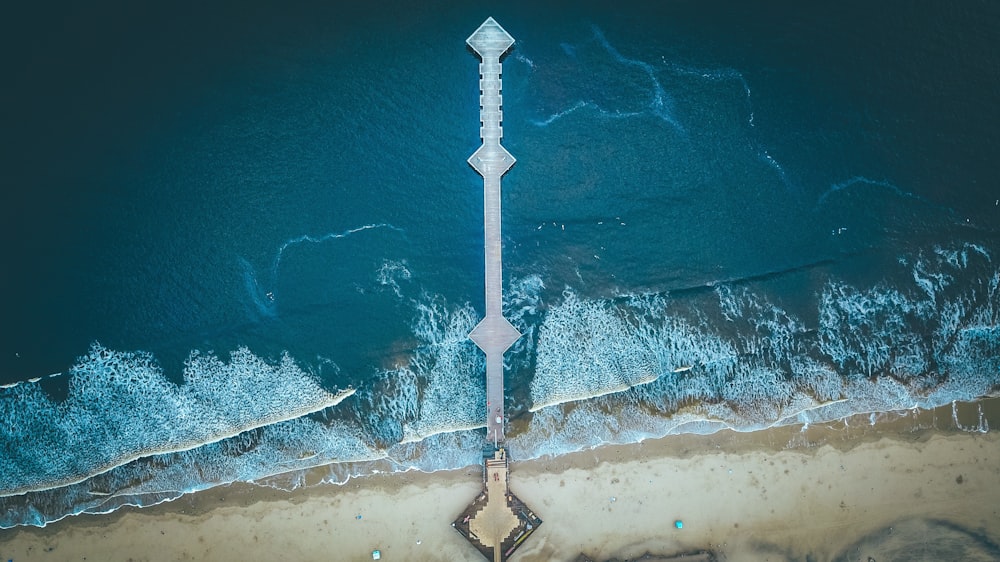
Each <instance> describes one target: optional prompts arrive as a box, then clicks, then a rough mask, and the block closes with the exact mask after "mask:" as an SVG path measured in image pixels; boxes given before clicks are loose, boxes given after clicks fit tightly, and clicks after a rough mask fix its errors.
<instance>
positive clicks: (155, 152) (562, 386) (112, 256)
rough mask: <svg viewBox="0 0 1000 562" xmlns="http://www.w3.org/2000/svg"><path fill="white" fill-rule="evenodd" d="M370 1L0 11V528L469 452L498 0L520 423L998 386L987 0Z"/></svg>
mask: <svg viewBox="0 0 1000 562" xmlns="http://www.w3.org/2000/svg"><path fill="white" fill-rule="evenodd" d="M379 8H384V9H375V8H366V9H359V10H356V11H353V12H345V11H339V10H335V9H332V8H315V7H310V6H306V5H299V6H297V7H294V8H287V7H282V8H279V7H277V6H271V5H267V4H264V3H254V4H245V3H241V4H238V5H236V4H234V5H219V6H216V7H214V8H209V9H205V8H203V7H200V6H199V7H198V8H197V9H195V8H194V7H193V6H184V5H181V6H177V7H172V8H163V9H162V10H160V11H159V12H158V13H147V12H144V11H143V10H146V9H145V8H142V9H140V8H130V9H125V10H122V9H120V8H119V9H114V10H112V9H110V8H107V9H105V8H100V7H99V8H96V9H88V10H87V11H83V10H81V9H76V8H67V9H66V11H65V12H64V13H63V14H62V15H61V16H59V17H57V18H55V19H52V18H51V16H48V15H46V16H43V15H41V14H37V13H25V14H23V15H22V16H23V17H20V18H19V19H17V21H18V22H19V26H18V29H16V30H11V33H7V34H5V39H4V41H7V42H9V43H10V45H6V46H9V47H11V48H8V49H5V53H7V54H5V55H4V56H6V57H9V58H10V60H9V61H8V62H9V64H7V65H6V67H7V68H8V69H9V71H8V72H9V74H10V80H9V82H10V83H11V84H12V86H11V89H10V92H9V97H10V98H11V103H9V104H6V107H5V122H7V123H10V126H9V127H7V128H5V134H4V141H5V143H4V147H5V150H4V151H3V153H4V155H5V161H6V164H5V166H4V172H3V174H4V179H5V181H4V184H5V185H6V186H8V188H7V189H5V190H4V194H5V195H4V197H5V198H6V199H5V202H4V205H3V209H4V210H3V213H4V215H3V221H2V223H3V227H2V228H3V229H4V230H3V233H4V235H5V239H6V240H8V245H9V248H10V250H9V252H8V255H7V258H8V263H9V266H8V267H5V268H4V271H5V272H4V274H3V276H2V283H3V284H2V285H0V288H2V291H3V294H4V295H6V296H7V302H6V303H5V304H6V306H5V314H6V319H7V323H8V326H9V327H10V328H9V329H8V333H7V336H6V337H5V338H4V339H3V341H2V343H0V384H4V385H6V386H5V388H3V389H0V447H2V449H0V450H2V452H3V454H2V455H0V475H2V476H0V490H3V491H4V492H5V494H6V497H3V498H0V503H2V504H3V505H4V509H3V510H2V511H3V513H5V515H4V518H3V519H2V520H0V526H3V527H7V526H12V525H20V524H34V525H44V524H45V523H46V522H48V521H52V520H55V519H58V518H61V517H63V516H64V515H66V514H68V513H76V512H81V511H93V512H102V511H109V510H113V509H115V508H117V507H118V506H120V505H123V504H129V503H131V504H138V505H147V504H151V503H156V502H159V501H163V500H167V499H172V498H175V497H177V496H178V495H180V494H183V493H185V492H189V491H194V490H198V489H203V488H206V487H211V486H214V485H218V484H220V483H227V482H231V481H234V480H258V481H263V482H266V483H269V484H272V485H275V486H281V487H294V486H296V485H299V484H300V483H301V482H300V480H301V472H299V471H300V470H302V469H306V468H310V467H315V466H327V467H328V468H327V469H326V470H328V471H329V480H330V481H338V482H339V481H343V480H344V479H345V478H347V477H349V476H351V475H356V474H365V473H368V472H370V471H372V470H404V469H407V468H410V467H416V468H419V469H422V470H437V469H445V468H454V467H460V466H464V465H466V464H471V463H474V462H477V460H478V458H479V455H480V452H481V445H482V440H483V435H482V430H481V429H479V425H480V418H481V412H482V411H483V409H484V407H485V397H484V393H483V389H482V373H483V370H484V361H483V358H482V356H481V354H480V352H479V351H478V350H477V349H476V348H475V346H474V345H473V344H472V343H471V342H469V341H468V340H467V338H466V335H467V334H468V332H469V330H471V328H472V327H473V326H474V325H475V323H476V322H477V321H478V320H479V318H480V317H481V315H482V312H483V302H482V295H483V281H482V267H483V266H482V226H481V225H482V192H481V189H482V184H481V179H480V178H479V176H478V175H476V173H475V172H474V171H473V170H472V169H471V168H469V167H468V165H467V164H466V163H465V159H466V158H467V157H468V155H469V154H471V152H472V151H473V150H475V148H476V147H477V146H478V145H479V139H478V103H477V95H478V92H477V91H476V90H477V81H476V78H477V76H476V72H477V66H476V65H477V59H476V58H475V56H474V55H473V54H471V53H470V52H469V51H468V50H467V49H466V48H465V46H464V43H463V41H464V39H465V38H466V37H467V36H468V35H469V34H470V33H471V32H472V31H473V30H475V28H476V27H477V26H478V25H479V23H481V22H482V20H483V19H485V17H486V16H488V15H493V16H494V17H495V18H496V19H497V20H498V21H499V22H500V23H501V25H503V26H504V27H505V28H506V29H507V30H508V31H509V32H510V33H511V34H512V35H513V36H514V37H515V38H516V39H517V41H518V42H517V43H516V44H515V47H514V49H513V50H512V51H511V52H510V53H509V54H508V56H507V57H506V58H505V59H504V86H505V89H504V116H505V120H504V136H505V139H504V144H505V146H506V147H507V148H508V149H509V150H510V152H511V153H512V154H514V156H515V157H517V159H518V163H517V165H516V166H515V167H514V168H513V169H512V170H511V171H510V172H509V173H508V174H507V176H506V177H505V179H504V183H503V188H504V193H503V211H504V225H503V233H504V244H505V246H504V265H505V274H506V282H507V287H506V288H505V298H506V302H505V306H506V315H507V316H508V318H510V319H511V320H512V322H514V324H515V325H516V326H517V327H518V329H519V330H521V332H522V333H524V334H526V337H524V338H522V339H521V340H520V341H519V342H518V343H517V344H516V345H515V347H514V348H513V349H512V351H511V352H509V353H508V356H507V358H508V371H507V372H508V378H507V395H508V399H509V406H510V412H509V414H510V417H511V422H512V431H511V433H510V435H511V440H510V443H509V445H510V448H511V452H512V454H513V455H515V457H516V458H531V457H536V456H542V455H558V454H561V453H565V452H568V451H572V450H578V449H580V448H584V447H589V446H594V445H598V444H601V443H608V442H618V443H628V442H634V441H638V440H640V439H644V438H647V437H654V436H662V435H667V434H670V433H677V432H709V431H715V430H717V429H719V428H720V427H735V428H738V429H742V430H752V429H756V428H761V427H767V426H770V425H774V424H780V423H803V422H806V423H808V422H813V421H818V420H826V419H836V418H840V417H843V416H846V415H849V414H853V413H859V412H879V411H887V410H893V409H906V408H912V407H931V406H935V405H940V404H946V403H948V402H950V401H952V400H961V399H973V398H976V397H978V396H982V395H984V394H988V393H990V392H993V391H994V390H995V389H996V386H997V383H998V381H1000V287H998V286H1000V267H998V266H997V263H996V260H997V254H998V251H1000V244H998V241H1000V240H998V234H997V230H996V225H997V224H998V218H1000V206H998V203H997V198H998V197H1000V192H998V188H997V184H996V180H995V172H996V169H995V165H994V164H993V155H994V154H996V149H997V133H996V130H998V128H997V125H1000V114H998V111H1000V110H998V109H997V108H996V107H995V105H994V104H992V97H991V94H992V92H994V91H995V89H996V86H997V85H998V82H1000V75H998V71H997V68H998V65H997V64H996V61H997V48H996V47H995V44H996V42H995V41H994V37H993V35H994V32H993V30H994V29H996V25H995V24H997V23H1000V22H998V16H997V9H996V7H995V6H993V5H992V4H988V3H970V4H965V5H963V7H962V8H960V9H956V8H947V9H945V8H944V7H924V8H920V9H916V8H913V7H911V6H910V5H909V4H904V3H896V4H894V3H889V4H882V5H880V6H879V7H877V8H871V7H868V6H866V5H864V4H862V3H856V4H848V5H846V6H838V7H837V8H836V9H835V8H833V7H830V8H823V7H816V6H811V7H810V6H799V5H797V4H795V3H787V4H786V3H775V4H771V5H770V6H769V7H768V8H767V9H760V8H751V7H747V6H743V5H742V4H741V3H730V2H714V3H711V5H704V3H684V2H678V3H669V4H664V5H662V6H659V7H657V8H646V7H638V6H629V5H625V6H616V8H615V10H613V11H611V10H610V9H608V8H606V7H604V6H603V5H601V4H596V3H595V4H593V5H589V4H584V5H575V6H574V7H573V8H572V9H570V8H568V7H557V6H550V7H544V8H538V7H529V6H527V5H523V6H519V5H511V4H508V5H504V6H497V7H496V9H494V10H491V11H485V10H483V9H481V8H478V7H453V6H448V5H446V4H439V5H436V6H433V7H428V6H425V5H421V6H419V7H407V6H391V7H387V6H385V5H383V6H380V7H379ZM390 8H391V9H390ZM432 8H436V9H432ZM386 13H391V14H392V17H386V15H385V14H386ZM95 29H96V30H102V32H101V33H95V32H94V31H93V30H95ZM15 47H17V48H15ZM50 374H53V375H54V376H49V375H50ZM36 378H38V379H39V380H37V381H33V379H36ZM344 390H347V391H348V393H349V392H351V391H353V394H350V395H349V396H346V397H345V396H343V395H338V392H339V391H344ZM307 412H310V413H307ZM234 434H235V435H234ZM231 435H234V436H232V437H230V436H231ZM199 445H200V446H199Z"/></svg>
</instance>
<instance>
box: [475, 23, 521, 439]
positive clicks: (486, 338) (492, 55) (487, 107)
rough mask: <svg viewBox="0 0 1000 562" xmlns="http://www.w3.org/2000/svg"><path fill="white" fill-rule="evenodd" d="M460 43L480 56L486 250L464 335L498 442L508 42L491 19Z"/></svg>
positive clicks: (506, 337) (478, 160)
mask: <svg viewBox="0 0 1000 562" xmlns="http://www.w3.org/2000/svg"><path fill="white" fill-rule="evenodd" d="M466 43H468V45H469V46H470V47H472V49H473V50H474V51H476V53H477V54H479V56H480V57H481V58H482V62H481V63H480V64H479V137H480V138H481V139H482V141H483V144H482V146H480V147H479V149H477V150H476V151H475V152H474V153H473V154H472V156H470V157H469V164H470V165H471V166H472V167H473V168H474V169H475V170H476V171H477V172H479V174H480V175H481V176H483V224H484V226H485V228H484V230H485V246H486V317H485V318H483V320H482V321H481V322H479V324H478V325H476V327H475V329H473V330H472V333H470V334H469V337H470V338H472V341H474V342H476V345H478V346H479V348H480V349H482V350H483V352H485V353H486V439H487V440H488V441H490V442H491V443H493V445H494V446H498V445H499V444H500V443H502V442H503V440H504V420H505V419H506V417H505V415H504V404H503V401H504V395H503V354H504V352H505V351H507V349H508V348H509V347H510V346H511V345H513V343H514V342H515V341H517V338H519V337H521V333H520V332H518V331H517V329H516V328H514V326H512V325H511V323H510V322H509V321H507V319H506V318H504V317H503V311H502V310H501V309H502V304H503V272H502V267H501V259H500V250H501V240H500V178H501V177H502V176H503V175H504V173H506V172H507V170H509V169H510V167H511V166H513V165H514V157H513V156H511V154H510V153H509V152H507V150H506V149H505V148H504V147H503V146H502V145H501V144H500V139H501V138H503V98H502V94H501V92H502V87H503V83H502V78H501V77H502V69H501V65H500V57H502V56H503V54H504V53H506V52H507V49H510V47H511V45H513V44H514V38H513V37H511V36H510V34H508V33H507V32H506V31H504V29H503V28H502V27H500V24H498V23H497V22H496V21H495V20H494V19H493V18H487V20H486V21H485V22H483V24H482V25H481V26H479V29H477V30H476V32H475V33H473V34H472V35H471V36H470V37H469V38H468V39H467V40H466Z"/></svg>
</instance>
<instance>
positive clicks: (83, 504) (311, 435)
mask: <svg viewBox="0 0 1000 562" xmlns="http://www.w3.org/2000/svg"><path fill="white" fill-rule="evenodd" d="M369 442H370V439H369V438H368V437H367V436H366V435H365V433H364V431H363V430H362V429H361V428H360V427H359V426H358V425H356V424H351V423H347V422H343V421H337V420H334V421H330V422H320V421H316V420H313V419H310V418H308V417H302V418H296V419H293V420H288V421H284V422H279V423H275V424H272V425H268V426H265V427H262V428H257V429H254V430H251V431H246V432H243V433H241V434H239V435H236V436H234V437H230V438H227V439H224V440H221V441H217V442H214V443H210V444H206V445H204V446H201V447H197V448H195V449H189V450H186V451H178V452H173V453H167V454H160V455H152V456H148V457H143V458H140V459H136V460H134V461H132V462H130V463H127V464H124V465H121V466H118V467H115V468H114V469H112V470H109V471H107V472H105V473H102V474H99V475H95V476H94V477H92V478H89V479H87V480H85V481H83V482H79V483H76V484H71V485H68V486H64V487H62V488H58V489H53V490H43V491H37V492H28V493H25V494H21V495H17V496H8V497H0V528H8V527H14V526H17V525H35V526H45V525H46V524H48V523H52V522H54V521H58V520H59V519H61V518H63V517H65V516H66V515H68V514H73V513H107V512H110V511H113V510H115V509H117V508H119V507H121V506H123V505H141V506H148V505H154V504H156V503H159V502H162V501H168V500H172V499H175V498H177V497H179V496H181V495H182V494H184V493H187V492H193V491H197V490H200V489H205V488H209V487H212V486H217V485H223V484H228V483H231V482H237V481H257V480H260V481H261V483H263V484H270V483H272V482H279V481H280V482H286V481H288V480H289V478H283V477H281V476H279V474H283V473H290V472H294V471H302V470H305V469H310V468H314V467H317V466H323V465H326V464H328V463H357V462H365V461H369V462H370V461H375V460H378V459H382V458H385V455H386V452H385V451H382V450H379V449H377V448H373V447H372V446H371V445H370V444H369ZM291 479H292V480H294V477H292V478H291Z"/></svg>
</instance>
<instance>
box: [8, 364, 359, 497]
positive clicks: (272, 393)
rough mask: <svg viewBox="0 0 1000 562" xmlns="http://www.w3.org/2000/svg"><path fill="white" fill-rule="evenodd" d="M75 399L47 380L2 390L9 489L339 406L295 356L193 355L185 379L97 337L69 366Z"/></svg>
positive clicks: (62, 480) (64, 479) (83, 475)
mask: <svg viewBox="0 0 1000 562" xmlns="http://www.w3.org/2000/svg"><path fill="white" fill-rule="evenodd" d="M68 382H69V393H68V396H67V397H66V399H65V400H63V401H61V402H55V401H53V400H52V399H50V398H49V397H48V396H47V395H46V393H45V392H44V391H43V390H42V388H41V387H40V386H39V384H37V383H30V382H29V383H22V384H18V385H15V386H12V387H9V388H5V389H2V390H0V444H2V447H3V449H2V451H3V454H2V455H0V496H10V495H16V494H23V493H25V492H31V491H38V490H45V489H48V488H54V487H60V486H66V485H69V484H74V483H77V482H81V481H83V480H85V479H87V478H90V477H93V476H95V475H98V474H101V473H103V472H107V471H108V470H111V469H113V468H114V467H116V466H120V465H122V464H125V463H128V462H130V461H133V460H135V459H137V458H139V457H144V456H148V455H155V454H162V453H170V452H176V451H183V450H186V449H192V448H195V447H199V446H201V445H205V444H207V443H212V442H215V441H219V440H222V439H225V438H227V437H232V436H234V435H237V434H239V433H241V432H245V431H248V430H251V429H254V428H257V427H261V426H265V425H268V424H273V423H275V422H280V421H284V420H288V419H292V418H297V417H299V416H302V415H305V414H308V413H310V412H315V411H318V410H322V409H324V408H327V407H329V406H332V405H335V404H337V403H338V402H340V401H341V400H343V399H344V398H345V397H346V396H349V395H350V394H351V393H352V392H353V390H345V391H341V392H338V393H331V392H328V391H327V390H325V389H324V388H323V387H322V386H321V385H320V383H319V381H318V380H316V379H315V378H314V377H313V376H311V375H310V374H308V373H306V372H305V371H303V370H302V369H301V368H299V367H298V366H297V365H296V364H295V362H294V361H292V359H291V358H290V357H288V356H287V355H285V356H284V357H282V360H281V361H280V362H279V363H278V364H275V365H272V364H269V363H267V362H265V361H264V360H263V359H261V358H259V357H257V356H255V355H254V354H252V353H251V352H250V351H249V350H248V349H246V348H240V349H238V350H236V351H234V352H233V353H232V354H231V356H230V359H229V362H223V361H222V360H220V359H219V358H217V357H215V356H214V355H211V354H202V353H198V352H193V353H192V354H191V356H190V357H189V358H188V359H187V361H186V363H185V369H184V384H183V385H180V386H178V385H175V384H173V383H171V382H170V381H168V380H167V378H166V377H165V376H164V374H163V371H162V370H161V369H160V368H159V367H158V366H157V364H156V362H155V360H154V359H153V357H152V355H150V354H148V353H142V352H136V353H130V352H118V351H110V350H108V349H105V348H103V347H101V346H100V345H98V344H94V345H93V346H92V347H91V349H90V353H89V354H88V355H86V356H85V357H82V358H81V359H80V360H79V361H78V363H77V364H76V365H74V366H73V368H72V369H70V372H69V379H68Z"/></svg>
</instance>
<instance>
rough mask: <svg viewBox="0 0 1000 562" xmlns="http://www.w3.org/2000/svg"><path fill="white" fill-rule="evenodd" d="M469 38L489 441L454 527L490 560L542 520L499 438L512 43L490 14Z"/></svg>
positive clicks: (479, 335) (475, 337)
mask: <svg viewBox="0 0 1000 562" xmlns="http://www.w3.org/2000/svg"><path fill="white" fill-rule="evenodd" d="M466 43H468V44H469V46H470V47H472V49H473V50H475V51H476V53H478V54H479V56H480V58H481V59H482V62H481V63H480V64H479V136H480V138H481V139H482V141H483V144H482V146H480V147H479V148H478V149H477V150H476V151H475V152H473V153H472V156H470V157H469V165H470V166H472V167H473V168H474V169H475V170H476V171H477V172H479V174H480V175H481V176H483V230H484V234H485V254H486V317H485V318H483V319H482V321H480V322H479V324H477V325H476V327H475V328H474V329H473V330H472V332H471V333H470V334H469V337H470V338H471V339H472V341H474V342H476V345H478V346H479V348H480V349H482V350H483V352H484V353H486V440H487V441H488V443H490V444H492V447H491V448H488V450H489V453H488V454H487V455H486V456H485V458H484V462H483V493H481V494H480V495H479V497H477V498H476V499H475V500H474V501H473V502H472V505H470V506H469V507H468V508H466V510H465V511H464V512H462V514H461V515H459V516H458V519H456V520H455V522H454V523H452V527H455V529H456V530H457V531H458V532H460V533H462V535H463V536H464V537H465V538H466V539H468V540H469V542H470V543H472V545H473V546H474V547H476V549H477V550H479V552H481V553H482V554H483V555H484V556H486V558H487V559H489V558H492V559H493V560H494V561H495V562H501V561H503V560H507V558H509V557H510V555H511V554H513V553H514V551H515V550H516V549H517V548H518V547H519V546H520V545H521V544H522V543H524V540H525V539H527V538H528V536H529V535H531V533H533V532H534V530H535V529H537V528H538V526H539V525H541V523H542V520H541V519H539V518H538V517H537V516H536V515H535V514H534V513H532V511H531V510H530V509H528V507H527V506H526V505H524V503H523V502H521V500H519V499H517V498H516V497H515V496H514V494H512V493H511V492H510V488H509V487H508V484H509V482H508V477H509V475H510V472H509V464H508V458H507V451H506V449H505V448H504V447H503V446H502V444H503V442H504V423H505V421H506V415H505V413H504V393H503V354H504V352H506V351H507V349H508V348H510V346H511V345H513V344H514V342H515V341H517V338H519V337H521V334H520V332H518V331H517V329H516V328H514V326H512V325H511V323H510V322H509V321H507V319H506V318H504V317H503V290H502V289H503V269H502V267H501V259H500V251H501V245H502V243H501V239H500V178H501V177H503V175H504V174H505V173H506V172H507V170H509V169H510V167H511V166H513V165H514V157H513V156H511V154H510V153H509V152H507V150H506V149H505V148H504V147H503V146H501V144H500V140H501V139H502V138H503V99H502V97H501V94H502V88H501V86H502V83H501V76H502V74H501V67H500V58H501V57H502V56H503V55H504V53H506V52H507V49H509V48H510V47H511V45H513V44H514V38H513V37H511V36H510V35H509V34H508V33H507V32H506V31H504V29H503V28H502V27H500V24H498V23H497V22H496V21H495V20H494V19H493V18H488V19H487V20H486V21H485V22H483V24H482V25H481V26H479V29H477V30H476V32H475V33H473V34H472V35H471V36H470V37H469V39H468V40H466Z"/></svg>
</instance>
